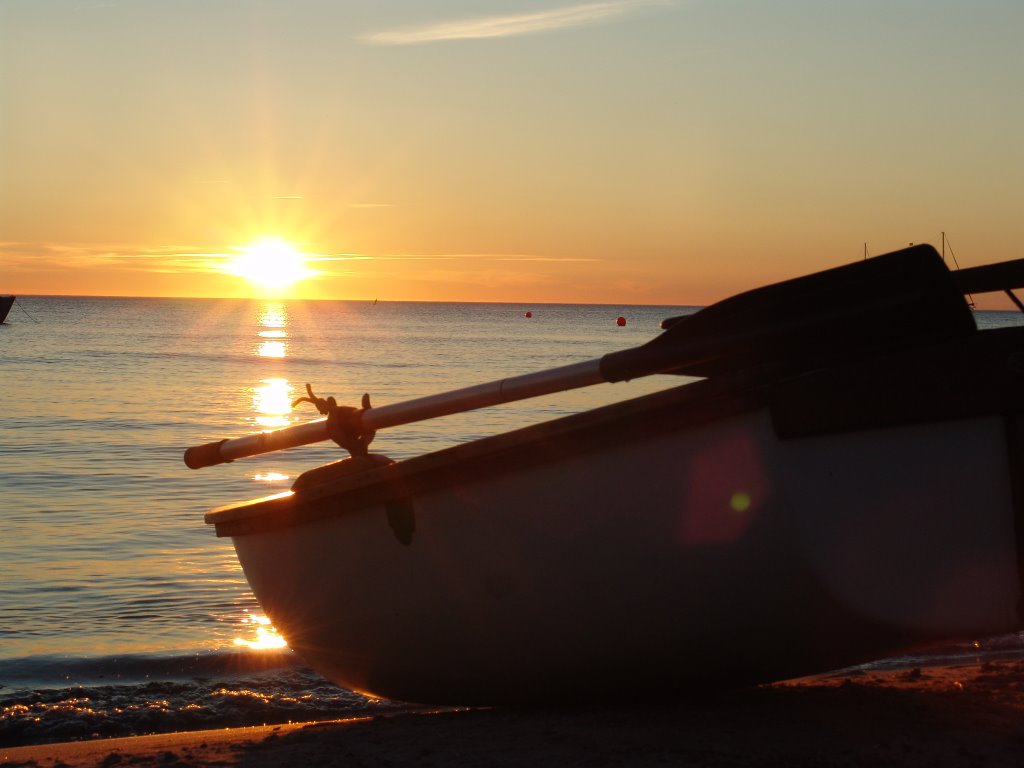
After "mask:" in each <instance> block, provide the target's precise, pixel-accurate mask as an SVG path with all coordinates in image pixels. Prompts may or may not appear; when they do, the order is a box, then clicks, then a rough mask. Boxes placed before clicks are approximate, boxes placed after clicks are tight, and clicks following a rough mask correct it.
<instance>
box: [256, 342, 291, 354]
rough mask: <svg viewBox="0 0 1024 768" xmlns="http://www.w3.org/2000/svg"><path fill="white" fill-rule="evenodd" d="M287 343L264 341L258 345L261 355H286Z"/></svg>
mask: <svg viewBox="0 0 1024 768" xmlns="http://www.w3.org/2000/svg"><path fill="white" fill-rule="evenodd" d="M285 349H286V348H285V343H284V342H283V341H264V342H261V343H260V345H259V347H258V354H259V356H260V357H284V356H285Z"/></svg>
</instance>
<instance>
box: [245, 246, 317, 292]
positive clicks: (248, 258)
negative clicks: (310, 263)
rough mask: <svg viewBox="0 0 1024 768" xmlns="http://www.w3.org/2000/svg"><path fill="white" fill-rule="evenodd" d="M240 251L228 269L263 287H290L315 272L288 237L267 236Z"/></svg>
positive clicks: (276, 288)
mask: <svg viewBox="0 0 1024 768" xmlns="http://www.w3.org/2000/svg"><path fill="white" fill-rule="evenodd" d="M237 250H238V254H237V255H236V256H234V257H233V258H232V259H231V261H230V262H229V263H228V265H227V268H226V270H225V271H227V272H228V273H230V274H232V275H237V276H238V277H242V278H245V279H246V280H248V281H249V282H250V283H251V284H252V285H254V286H256V287H258V288H260V289H262V290H268V291H269V290H283V289H287V288H289V287H290V286H292V285H294V284H295V283H297V282H298V281H299V280H303V279H305V278H307V277H310V276H312V275H313V274H314V273H313V271H312V270H310V269H309V268H308V267H307V266H306V257H305V256H303V255H302V253H300V252H299V251H298V250H297V249H296V248H295V246H293V245H292V244H291V243H289V242H287V241H285V240H281V239H278V238H265V239H262V240H257V241H256V242H253V243H250V244H249V245H245V246H241V247H239V248H238V249H237Z"/></svg>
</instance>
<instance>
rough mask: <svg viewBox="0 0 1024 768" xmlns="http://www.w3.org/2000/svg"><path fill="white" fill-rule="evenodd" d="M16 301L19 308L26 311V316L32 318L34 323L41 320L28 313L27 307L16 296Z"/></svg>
mask: <svg viewBox="0 0 1024 768" xmlns="http://www.w3.org/2000/svg"><path fill="white" fill-rule="evenodd" d="M14 303H15V304H16V305H17V307H18V309H20V310H21V311H22V312H24V313H25V315H26V316H27V317H28V319H29V320H31V321H32V322H33V323H38V322H39V321H38V320H36V319H35V318H34V317H32V315H30V314H29V313H28V310H27V309H25V307H23V306H22V305H21V302H20V301H18V299H17V298H15V299H14Z"/></svg>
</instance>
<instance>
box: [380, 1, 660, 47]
mask: <svg viewBox="0 0 1024 768" xmlns="http://www.w3.org/2000/svg"><path fill="white" fill-rule="evenodd" d="M667 2H668V0H604V2H596V3H582V4H580V5H569V6H565V7H562V8H552V9H551V10H547V11H537V12H534V13H520V14H510V15H506V16H484V17H478V18H472V19H461V20H457V21H448V22H443V23H440V24H430V25H426V26H421V27H410V28H407V29H396V30H391V31H386V32H377V33H374V34H370V35H366V36H364V37H363V39H364V40H365V41H366V42H369V43H373V44H375V45H417V44H420V43H435V42H440V41H447V40H480V39H487V38H496V37H516V36H519V35H532V34H537V33H539V32H550V31H553V30H556V29H567V28H569V27H581V26H585V25H589V24H599V23H601V22H604V21H608V20H610V19H614V18H617V17H619V16H625V15H627V14H630V13H633V12H635V11H637V10H639V9H640V8H643V7H645V6H650V5H666V4H667Z"/></svg>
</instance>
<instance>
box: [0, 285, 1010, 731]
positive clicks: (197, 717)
mask: <svg viewBox="0 0 1024 768" xmlns="http://www.w3.org/2000/svg"><path fill="white" fill-rule="evenodd" d="M689 311H692V308H686V307H643V306H622V307H619V306H582V305H550V304H548V305H517V304H443V303H388V302H381V303H356V302H330V301H319V302H300V301H289V302H274V301H238V300H185V299H108V298H75V297H31V296H29V297H22V298H19V299H18V301H17V302H16V304H15V306H14V308H13V310H12V312H11V315H10V317H9V318H8V321H7V323H6V324H5V325H0V393H2V394H0V396H2V404H3V407H2V408H0V568H2V573H3V578H2V579H0V746H2V745H8V746H9V745H14V744H26V743H43V742H47V741H62V740H69V739H77V738H90V737H95V736H115V735H128V734H138V733H150V732H159V731H171V730H185V729H191V728H212V727H225V726H236V725H251V724H260V723H271V722H283V721H288V720H308V719H317V718H330V717H343V716H354V715H363V714H368V713H374V712H380V711H392V710H394V709H396V708H401V706H402V705H398V704H394V703H391V702H387V701H380V700H374V699H368V698H366V697H363V696H359V695H357V694H354V693H351V692H348V691H345V690H342V689H339V688H337V687H335V686H333V685H331V684H330V683H328V682H326V681H325V680H323V679H322V678H320V677H319V676H317V675H316V674H315V673H313V672H312V671H310V670H308V669H307V668H306V667H305V666H304V665H303V664H302V662H301V661H300V660H299V659H297V658H295V657H294V655H293V654H291V652H290V651H288V650H287V648H284V649H282V648H274V647H273V646H274V645H275V643H277V642H279V641H280V638H278V637H277V636H276V634H275V632H274V630H273V628H272V627H269V626H268V625H266V624H265V623H264V622H265V619H264V617H263V616H262V614H261V613H260V609H259V606H258V605H257V603H256V601H255V600H254V598H253V597H252V594H251V593H250V591H249V589H248V586H247V584H246V582H245V579H244V577H243V575H242V572H241V569H240V568H239V566H238V563H237V561H236V559H235V554H234V550H233V549H232V546H231V543H230V540H227V539H218V538H216V537H215V536H214V532H213V530H212V528H211V527H209V526H206V525H204V523H203V513H204V512H205V511H206V510H207V509H209V508H210V507H214V506H219V505H222V504H226V503H229V502H233V501H239V500H244V499H247V498H252V497H255V496H263V495H266V494H268V493H273V492H276V491H280V490H284V489H287V488H288V487H289V486H290V484H291V482H292V481H293V480H294V478H295V477H296V476H297V475H298V474H299V473H301V472H302V471H303V470H305V469H307V468H310V467H313V466H316V465H318V464H321V463H323V462H326V461H331V460H334V459H336V458H339V457H341V455H342V454H341V452H340V449H338V448H335V447H333V446H331V445H321V446H307V447H304V448H296V449H292V450H289V451H285V452H281V453H277V454H271V455H267V456H263V457H258V458H252V459H246V460H242V461H238V462H235V463H233V464H228V465H223V466H220V467H213V468H208V469H204V470H200V471H192V470H189V469H187V468H186V467H185V466H184V464H183V463H182V453H183V451H184V449H185V448H186V447H188V446H190V445H194V444H198V443H204V442H208V441H211V440H217V439H221V438H224V437H236V436H240V435H244V434H248V433H251V432H254V431H259V430H262V429H268V428H275V427H279V426H285V425H287V424H291V423H296V422H301V421H305V420H308V419H312V418H316V417H317V414H316V413H315V411H314V410H313V409H312V407H311V406H308V405H300V406H299V407H298V408H296V409H293V408H292V407H291V401H292V400H293V399H295V398H297V397H299V396H300V395H302V394H304V387H305V384H306V383H307V382H309V383H310V384H312V386H313V388H314V390H315V392H316V393H317V394H320V395H334V396H336V397H337V398H338V399H339V401H341V402H345V403H349V404H352V405H357V404H358V401H359V398H360V396H361V395H362V393H363V392H368V393H370V395H371V397H372V399H373V403H374V404H376V405H384V404H387V403H392V402H397V401H400V400H405V399H409V398H413V397H419V396H422V395H427V394H432V393H436V392H441V391H445V390H449V389H454V388H457V387H462V386H467V385H470V384H477V383H481V382H485V381H490V380H493V379H499V378H503V377H506V376H510V375H516V374H521V373H529V372H532V371H536V370H541V369H545V368H550V367H554V366H558V365H564V364H567V363H571V362H578V361H582V360H588V359H591V358H595V357H599V356H601V355H603V354H605V353H606V352H610V351H614V350H618V349H624V348H627V347H632V346H636V345H638V344H641V343H643V342H645V341H647V340H649V339H650V338H652V337H653V336H655V335H656V334H657V333H658V332H659V331H658V323H659V322H660V321H661V320H662V319H663V318H664V317H668V316H671V315H675V314H681V313H684V312H689ZM527 312H529V313H531V314H532V316H531V317H527ZM620 316H622V317H624V318H625V320H626V323H625V325H624V326H619V325H618V324H617V323H616V320H617V318H618V317H620ZM978 317H979V321H980V322H981V323H982V324H985V325H992V324H995V325H998V324H1006V323H1016V322H1020V321H1019V317H1020V316H1015V315H1013V314H1010V313H996V312H992V313H978ZM678 383H679V380H678V379H674V378H671V377H653V378H650V379H644V380H639V381H636V382H631V383H628V384H616V385H605V386H600V387H592V388H589V389H585V390H578V391H576V392H571V393H564V394H560V395H553V396H549V397H544V398H538V399H536V400H531V401H526V402H522V403H515V404H507V405H504V406H500V407H495V408H488V409H484V410H481V411H477V412H474V413H470V414H462V415H458V416H452V417H448V418H445V419H440V420H435V421H429V422H422V423H419V424H412V425H407V426H404V427H398V428H394V429H392V430H388V431H384V432H381V433H379V434H378V435H377V438H376V441H375V442H374V450H375V451H376V452H379V453H384V454H386V455H389V456H391V457H392V458H394V459H402V458H406V457H409V456H414V455H417V454H421V453H424V452H426V451H432V450H436V449H438V448H442V447H445V446H449V445H453V444H455V443H458V442H463V441H467V440H472V439H476V438H479V437H483V436H486V435H491V434H495V433H498V432H502V431H504V430H507V429H511V428H515V427H519V426H523V425H526V424H529V423H535V422H538V421H542V420H547V419H551V418H555V417H558V416H561V415H565V414H568V413H573V412H577V411H580V410H584V409H588V408H592V407H594V406H597V405H601V404H604V403H607V402H611V401H613V400H618V399H625V398H628V397H634V396H637V395H639V394H644V393H647V392H650V391H653V390H656V389H661V388H665V387H668V386H674V385H677V384H678Z"/></svg>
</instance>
